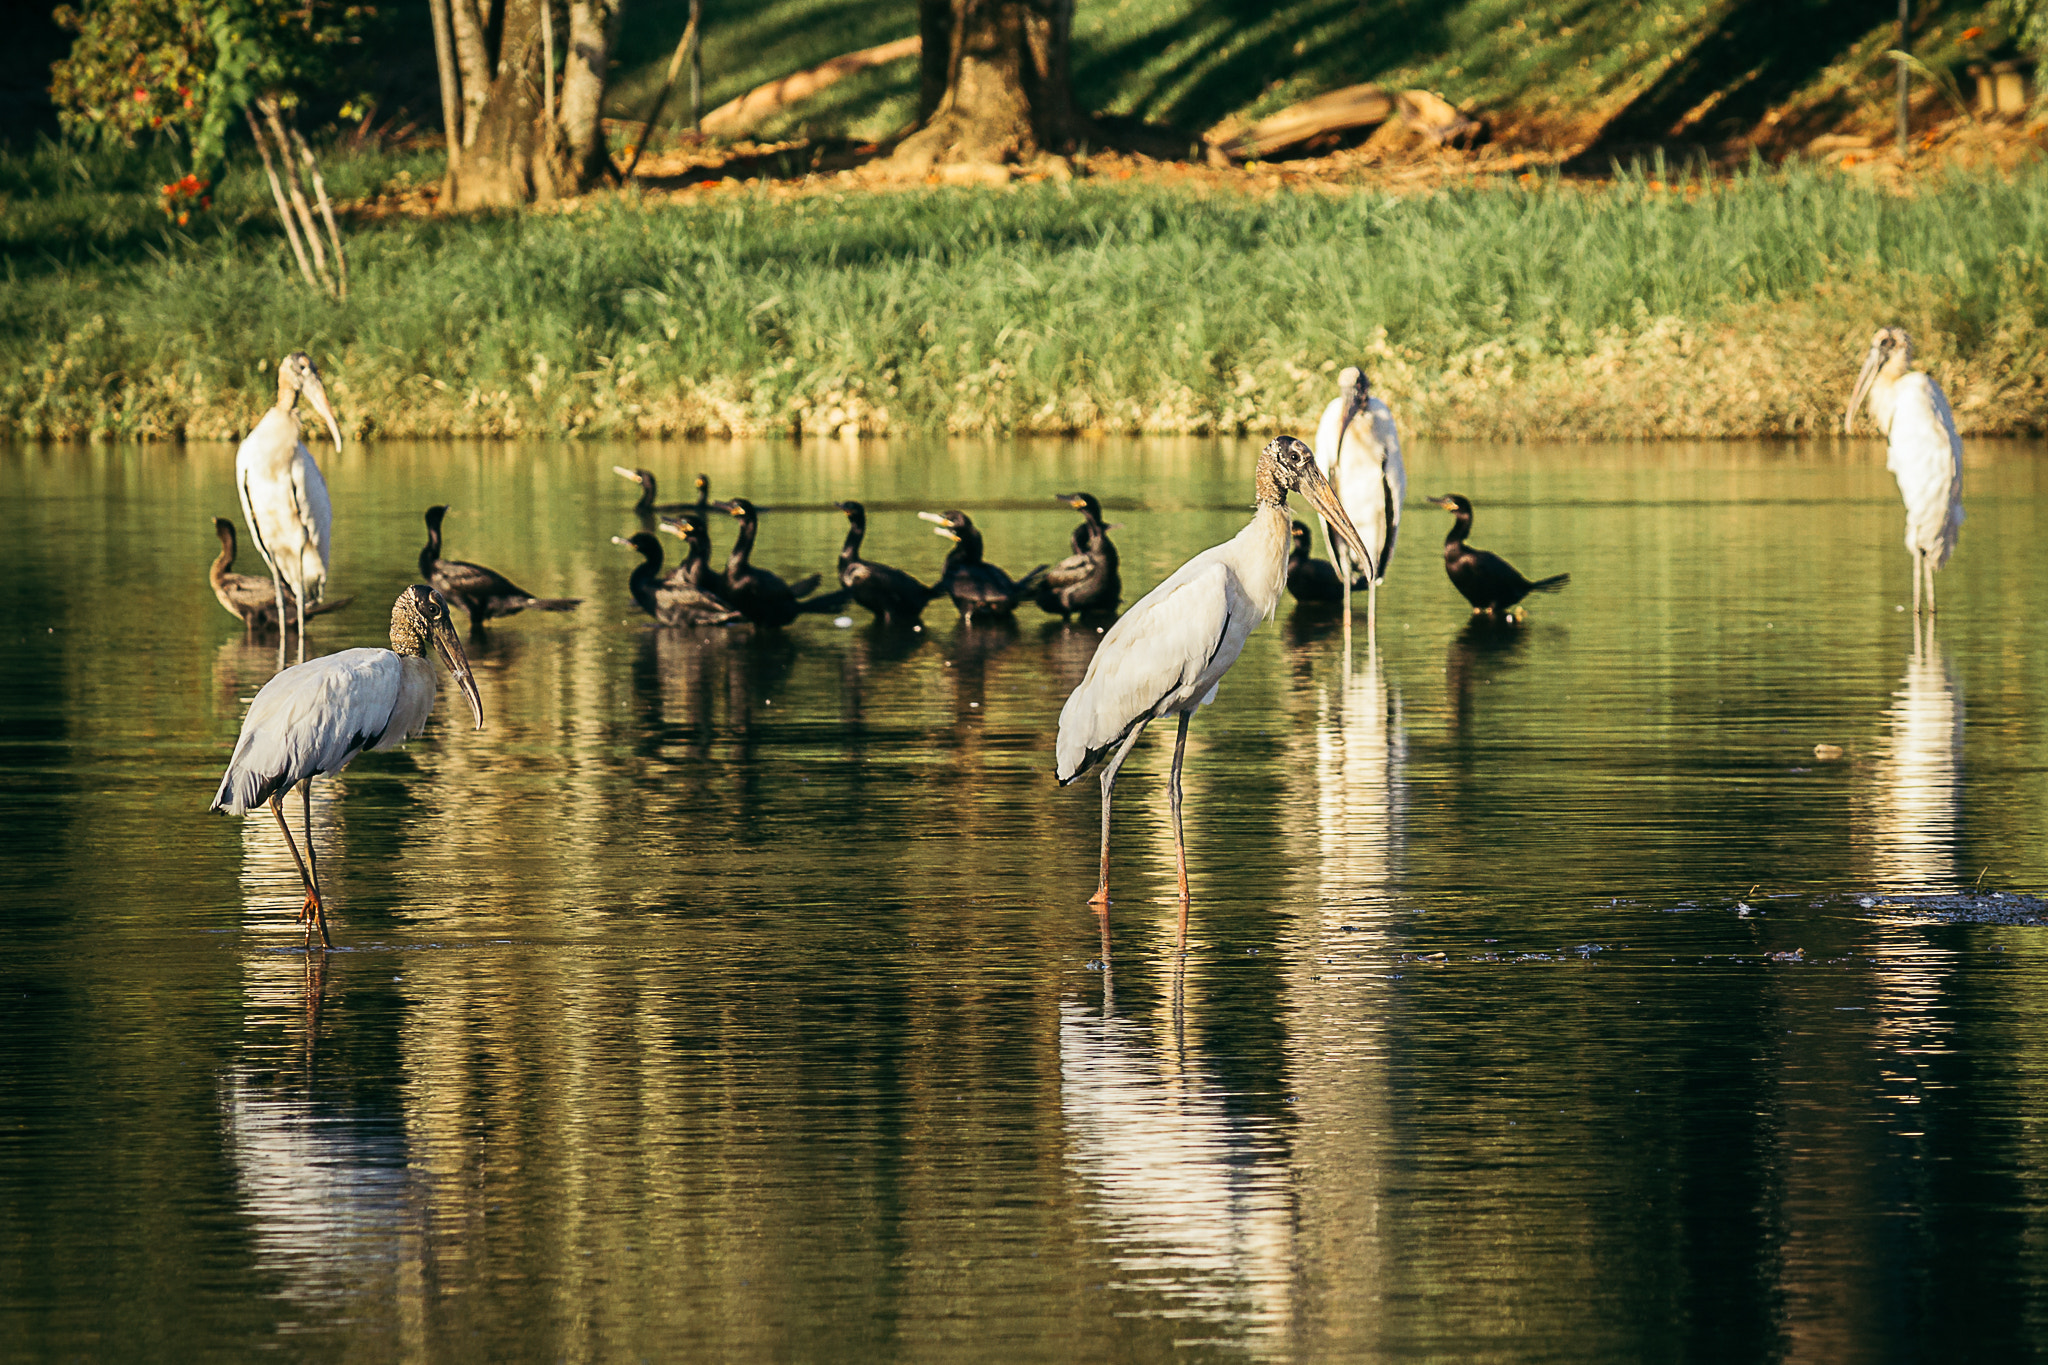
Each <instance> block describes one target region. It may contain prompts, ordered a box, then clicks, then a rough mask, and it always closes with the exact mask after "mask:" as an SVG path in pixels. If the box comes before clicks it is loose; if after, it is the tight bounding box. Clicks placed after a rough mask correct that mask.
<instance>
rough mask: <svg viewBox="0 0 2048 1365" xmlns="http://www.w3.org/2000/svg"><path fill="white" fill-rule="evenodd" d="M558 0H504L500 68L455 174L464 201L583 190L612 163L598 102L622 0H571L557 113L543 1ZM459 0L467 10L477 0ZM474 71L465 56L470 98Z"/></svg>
mask: <svg viewBox="0 0 2048 1365" xmlns="http://www.w3.org/2000/svg"><path fill="white" fill-rule="evenodd" d="M554 2H555V0H506V3H505V6H504V12H503V13H504V17H503V20H502V22H501V23H500V25H499V29H498V43H497V53H496V61H495V65H494V66H493V67H492V72H493V74H492V76H491V78H490V82H489V85H488V87H487V88H486V90H485V93H484V97H483V99H482V100H481V101H480V112H479V114H478V118H477V123H476V130H475V135H474V137H473V138H472V139H471V140H470V141H469V143H468V145H467V146H466V148H465V150H464V152H463V155H462V165H461V167H460V169H459V170H458V172H457V173H456V175H455V177H454V178H455V192H454V194H453V196H452V197H451V203H452V206H453V207H455V208H457V209H475V208H504V207H509V206H511V205H515V204H525V203H536V202H537V203H548V202H550V201H552V200H555V199H559V198H563V197H565V196H568V195H573V194H580V193H582V192H583V191H584V190H585V189H588V188H589V187H590V186H591V185H592V184H593V183H595V182H596V181H597V180H598V179H599V178H601V177H603V176H605V175H607V174H609V173H610V171H611V160H610V158H609V156H608V155H607V154H606V150H605V146H604V136H603V128H602V125H601V124H600V123H599V122H598V107H599V104H600V102H601V101H602V99H603V97H604V82H605V75H606V68H607V67H608V66H609V65H610V62H611V49H612V43H613V41H614V40H615V39H616V37H617V36H618V27H619V11H620V6H621V3H622V0H568V15H569V43H568V50H567V52H566V54H565V56H566V59H567V60H566V63H565V66H564V70H563V73H562V98H561V102H560V106H559V108H558V109H557V110H556V111H555V116H554V117H553V118H550V117H549V116H548V106H549V104H550V99H549V95H548V87H547V84H546V82H547V80H548V78H549V73H548V72H547V71H546V70H545V63H544V59H543V54H544V51H545V49H546V46H547V44H546V41H545V33H546V28H545V24H544V17H543V11H542V8H541V6H542V5H543V4H544V3H547V4H551V3H554ZM451 3H452V4H453V6H454V7H455V9H456V10H457V11H458V12H459V11H460V10H461V8H462V7H463V6H464V5H465V4H471V3H473V0H451ZM472 17H473V18H474V17H476V16H475V15H474V14H473V15H472ZM458 46H459V44H458ZM470 79H471V76H470V64H469V63H467V62H465V63H464V66H463V83H464V92H463V93H464V98H465V101H467V100H468V99H469V98H471V96H472V95H473V90H472V89H471V88H470V85H469V82H470Z"/></svg>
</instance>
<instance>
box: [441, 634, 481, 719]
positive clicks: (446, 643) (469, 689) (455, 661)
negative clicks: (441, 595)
mask: <svg viewBox="0 0 2048 1365" xmlns="http://www.w3.org/2000/svg"><path fill="white" fill-rule="evenodd" d="M430 629H431V630H432V633H433V638H434V648H435V649H437V650H439V651H440V654H441V661H442V662H443V663H445V664H447V665H448V672H449V674H450V675H451V676H453V677H454V679H455V685H456V686H457V687H458V688H460V689H462V699H463V700H464V701H466V702H468V703H469V713H470V714H471V715H472V716H475V717H476V728H477V729H479V730H481V729H483V728H484V703H483V698H482V697H481V696H479V695H478V694H477V690H476V679H475V678H473V677H471V676H470V673H469V656H468V655H467V654H464V653H463V652H462V640H461V637H459V636H457V635H456V633H455V626H454V624H453V623H452V622H450V621H449V619H448V613H447V612H446V611H443V612H442V613H441V615H440V616H439V617H438V618H436V619H435V620H434V621H433V622H432V624H431V627H430Z"/></svg>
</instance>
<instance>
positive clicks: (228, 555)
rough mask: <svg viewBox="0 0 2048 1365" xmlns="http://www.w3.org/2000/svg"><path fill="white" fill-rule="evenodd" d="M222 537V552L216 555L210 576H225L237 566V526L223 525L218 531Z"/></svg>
mask: <svg viewBox="0 0 2048 1365" xmlns="http://www.w3.org/2000/svg"><path fill="white" fill-rule="evenodd" d="M215 534H217V535H218V536H219V537H220V553H219V554H218V555H216V556H214V560H213V569H212V571H211V573H210V575H209V576H210V577H213V578H225V577H226V576H227V574H228V573H229V571H230V570H232V569H233V568H234V567H235V528H234V527H232V526H223V527H221V528H220V530H219V531H217V532H216V533H215Z"/></svg>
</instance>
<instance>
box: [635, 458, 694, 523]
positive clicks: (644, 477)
mask: <svg viewBox="0 0 2048 1365" xmlns="http://www.w3.org/2000/svg"><path fill="white" fill-rule="evenodd" d="M612 473H614V474H616V475H618V476H619V477H620V478H622V479H631V480H632V481H633V482H635V483H637V484H639V485H640V501H638V502H636V503H634V504H633V510H634V511H635V512H637V513H639V514H640V517H641V519H642V520H646V519H648V518H651V517H654V516H656V515H657V514H659V515H665V516H667V515H674V514H676V513H679V512H695V513H697V514H698V515H699V516H702V515H703V514H704V510H705V509H706V508H707V507H709V506H710V505H711V480H709V479H707V478H705V477H704V476H703V475H702V474H699V475H698V476H697V500H696V501H695V502H656V501H655V500H654V475H652V474H650V473H648V472H647V471H646V470H644V469H628V468H626V467H625V466H624V465H620V464H615V465H613V466H612Z"/></svg>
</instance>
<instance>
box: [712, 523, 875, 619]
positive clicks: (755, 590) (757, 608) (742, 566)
mask: <svg viewBox="0 0 2048 1365" xmlns="http://www.w3.org/2000/svg"><path fill="white" fill-rule="evenodd" d="M711 509H712V510H713V511H715V512H724V513H725V514H726V515H728V516H731V517H734V518H737V519H738V521H739V524H740V533H739V535H737V536H735V537H734V538H733V542H732V553H731V554H729V555H727V556H726V557H725V592H724V593H723V594H722V595H723V596H724V598H725V600H726V601H728V602H730V603H732V604H733V606H734V607H736V608H738V609H739V611H740V613H741V614H742V615H744V616H745V617H746V618H747V619H748V620H749V621H752V622H753V623H754V624H755V625H757V626H773V627H775V628H777V629H780V628H781V627H783V626H786V625H788V624H789V623H790V622H791V621H794V620H796V618H797V617H799V616H805V615H827V614H830V613H832V612H836V611H838V610H839V609H840V608H841V607H843V606H845V605H846V596H847V595H846V593H845V592H844V591H843V590H842V591H840V592H835V593H827V594H826V595H825V596H823V597H813V598H811V600H810V601H808V602H806V601H803V600H802V599H803V598H806V597H810V595H811V594H812V593H813V592H815V591H817V587H818V575H817V574H808V575H806V576H805V577H803V578H800V579H798V580H797V581H796V582H794V583H785V582H783V581H782V580H781V579H780V578H777V577H776V576H775V575H774V574H772V573H770V572H768V571H767V570H766V569H759V568H756V567H754V560H753V554H754V537H755V536H756V535H757V534H758V533H759V531H760V527H761V522H760V516H761V513H760V509H758V508H757V507H755V506H754V504H752V503H751V502H748V501H747V500H746V499H745V498H734V499H733V500H732V501H730V502H714V503H712V504H711Z"/></svg>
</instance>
